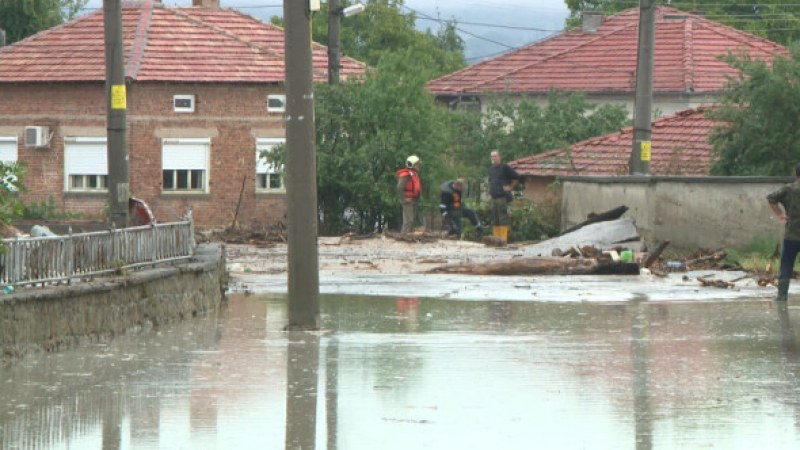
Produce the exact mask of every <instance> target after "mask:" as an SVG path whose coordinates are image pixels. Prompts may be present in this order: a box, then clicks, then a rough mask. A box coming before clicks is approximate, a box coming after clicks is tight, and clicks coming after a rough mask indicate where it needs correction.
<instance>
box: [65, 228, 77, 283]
mask: <svg viewBox="0 0 800 450" xmlns="http://www.w3.org/2000/svg"><path fill="white" fill-rule="evenodd" d="M66 258H67V264H66V267H65V268H64V272H65V273H64V275H66V276H67V284H72V276H73V275H74V274H75V273H74V270H75V264H74V259H75V247H74V244H73V242H72V225H70V227H69V228H67V248H66Z"/></svg>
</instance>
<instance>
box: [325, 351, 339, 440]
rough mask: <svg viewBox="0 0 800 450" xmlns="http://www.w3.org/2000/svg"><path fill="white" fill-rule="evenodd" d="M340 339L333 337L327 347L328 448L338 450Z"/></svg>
mask: <svg viewBox="0 0 800 450" xmlns="http://www.w3.org/2000/svg"><path fill="white" fill-rule="evenodd" d="M338 389H339V339H337V338H336V336H333V337H331V338H330V340H329V341H328V345H327V346H326V347H325V424H326V426H327V429H328V447H327V449H326V450H336V432H337V427H338V424H337V420H336V419H337V417H338V409H339V390H338Z"/></svg>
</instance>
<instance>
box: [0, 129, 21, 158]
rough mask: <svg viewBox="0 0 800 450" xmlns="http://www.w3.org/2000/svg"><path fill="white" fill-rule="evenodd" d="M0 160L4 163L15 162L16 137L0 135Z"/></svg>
mask: <svg viewBox="0 0 800 450" xmlns="http://www.w3.org/2000/svg"><path fill="white" fill-rule="evenodd" d="M0 161H3V162H4V163H6V164H14V163H16V162H17V137H16V136H12V137H6V136H0Z"/></svg>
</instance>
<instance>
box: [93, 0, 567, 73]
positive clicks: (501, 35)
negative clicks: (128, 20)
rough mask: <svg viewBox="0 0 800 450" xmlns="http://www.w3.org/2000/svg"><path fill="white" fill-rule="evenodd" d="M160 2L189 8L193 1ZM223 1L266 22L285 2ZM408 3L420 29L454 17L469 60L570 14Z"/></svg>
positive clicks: (526, 7)
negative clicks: (439, 20)
mask: <svg viewBox="0 0 800 450" xmlns="http://www.w3.org/2000/svg"><path fill="white" fill-rule="evenodd" d="M325 1H326V0H323V2H325ZM162 3H164V4H165V5H168V6H191V4H192V0H162ZM350 3H352V2H350ZM220 4H221V5H222V6H223V7H231V8H237V9H240V10H242V11H243V12H245V13H248V14H251V15H253V16H255V17H258V18H260V19H262V20H264V21H269V18H270V17H272V16H280V15H282V14H283V2H282V1H281V0H220ZM405 6H406V8H405V11H404V12H407V13H410V12H411V11H414V12H416V13H417V27H418V28H422V29H425V28H434V29H437V28H438V25H439V22H437V21H436V19H445V20H447V19H455V20H456V21H457V22H458V24H459V25H458V29H459V33H460V35H461V37H462V38H463V39H464V41H465V42H466V45H467V49H466V53H467V58H468V59H469V62H471V63H472V62H476V61H477V60H480V59H482V58H486V57H491V56H495V55H497V54H499V53H502V52H505V51H508V50H510V49H512V48H516V47H520V46H523V45H526V44H529V43H531V42H535V41H538V40H540V39H543V38H546V37H548V36H550V35H552V34H554V33H557V32H558V31H560V30H561V29H562V28H563V27H564V20H565V18H566V17H567V14H568V10H567V6H566V4H565V3H564V0H406V1H405ZM102 7H103V0H89V2H88V4H87V8H102Z"/></svg>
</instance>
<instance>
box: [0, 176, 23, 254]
mask: <svg viewBox="0 0 800 450" xmlns="http://www.w3.org/2000/svg"><path fill="white" fill-rule="evenodd" d="M24 177H25V167H24V166H22V165H19V164H6V163H4V162H2V161H0V225H2V226H6V225H9V224H10V223H11V220H12V219H14V218H16V217H21V216H22V213H23V210H24V206H23V204H22V202H20V201H19V198H18V196H17V192H19V191H22V190H24V189H25V188H24V186H23V185H22V179H23V178H24ZM2 248H3V247H2V245H1V244H0V249H2Z"/></svg>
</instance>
